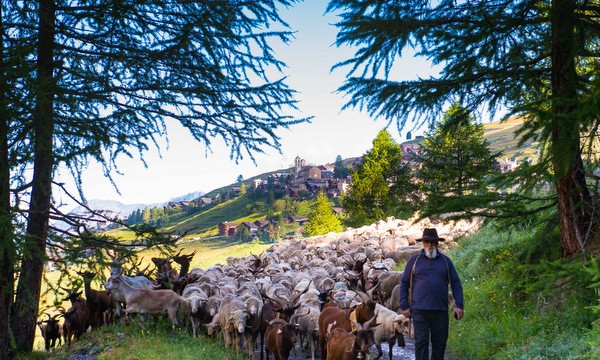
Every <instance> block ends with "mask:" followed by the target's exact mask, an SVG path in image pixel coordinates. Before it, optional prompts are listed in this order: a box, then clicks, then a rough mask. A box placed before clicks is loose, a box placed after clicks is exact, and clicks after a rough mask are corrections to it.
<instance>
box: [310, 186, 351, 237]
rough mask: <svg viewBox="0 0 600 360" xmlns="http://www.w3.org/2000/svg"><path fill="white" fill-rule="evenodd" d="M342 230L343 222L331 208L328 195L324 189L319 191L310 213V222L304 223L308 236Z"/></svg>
mask: <svg viewBox="0 0 600 360" xmlns="http://www.w3.org/2000/svg"><path fill="white" fill-rule="evenodd" d="M342 230H343V228H342V223H341V222H340V219H338V218H337V217H336V216H335V214H334V213H333V210H331V206H330V205H329V199H328V198H327V195H325V193H324V192H323V191H322V190H321V191H319V193H318V194H317V197H316V202H315V206H314V208H313V210H312V212H311V213H310V214H309V215H308V222H307V223H306V224H305V225H304V231H305V232H306V234H307V235H308V236H315V235H323V234H327V233H328V232H332V231H333V232H340V231H342Z"/></svg>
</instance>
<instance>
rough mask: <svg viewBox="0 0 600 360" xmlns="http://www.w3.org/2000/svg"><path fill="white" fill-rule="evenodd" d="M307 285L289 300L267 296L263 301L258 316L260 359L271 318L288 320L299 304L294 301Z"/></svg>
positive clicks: (306, 289)
mask: <svg viewBox="0 0 600 360" xmlns="http://www.w3.org/2000/svg"><path fill="white" fill-rule="evenodd" d="M308 288H309V286H308V285H307V286H306V288H305V289H304V290H303V291H302V292H298V293H296V294H295V295H293V296H292V298H291V299H290V300H289V301H287V302H286V301H284V300H282V299H280V298H278V297H275V298H269V297H267V301H265V303H264V305H263V307H262V312H261V316H260V359H261V360H262V359H263V349H264V347H265V335H266V333H267V328H268V326H269V324H270V322H271V320H273V319H275V318H276V317H277V318H280V319H284V320H289V319H290V316H292V315H293V314H294V311H296V309H297V308H299V307H300V304H296V301H297V300H298V298H299V297H300V295H302V294H304V293H306V292H307V291H308Z"/></svg>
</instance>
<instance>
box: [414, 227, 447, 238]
mask: <svg viewBox="0 0 600 360" xmlns="http://www.w3.org/2000/svg"><path fill="white" fill-rule="evenodd" d="M417 241H444V238H441V237H439V236H438V234H437V230H436V229H424V230H423V236H422V237H420V238H418V239H417Z"/></svg>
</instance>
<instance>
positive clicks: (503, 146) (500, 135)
mask: <svg viewBox="0 0 600 360" xmlns="http://www.w3.org/2000/svg"><path fill="white" fill-rule="evenodd" d="M521 125H523V119H522V118H520V117H511V118H509V119H507V120H506V121H504V122H499V121H496V122H491V123H487V124H484V132H485V135H484V136H485V138H486V139H487V140H488V141H489V143H490V148H491V149H492V151H502V152H503V156H502V157H504V158H512V157H517V158H519V159H521V160H524V159H525V158H527V157H533V158H535V156H536V153H537V152H538V151H539V146H540V144H539V143H537V142H536V143H532V142H527V143H525V144H523V145H519V141H518V140H517V138H516V137H515V132H516V131H517V130H518V129H519V128H520V127H521Z"/></svg>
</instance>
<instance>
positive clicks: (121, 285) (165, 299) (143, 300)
mask: <svg viewBox="0 0 600 360" xmlns="http://www.w3.org/2000/svg"><path fill="white" fill-rule="evenodd" d="M104 287H106V289H108V290H110V291H111V293H112V294H113V296H114V297H115V298H116V299H117V300H119V301H122V302H124V303H125V304H126V308H125V312H126V313H128V314H133V313H138V314H152V315H165V314H166V315H168V316H169V319H171V323H172V324H173V327H177V325H178V324H179V321H178V320H177V310H178V309H179V306H180V305H181V302H182V301H183V298H182V297H181V296H180V295H179V294H177V293H176V292H174V291H173V290H168V289H159V290H148V289H139V288H134V287H132V286H131V285H129V284H127V282H125V280H124V279H123V277H122V276H111V277H110V278H109V279H108V281H107V282H106V283H105V284H104Z"/></svg>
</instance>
